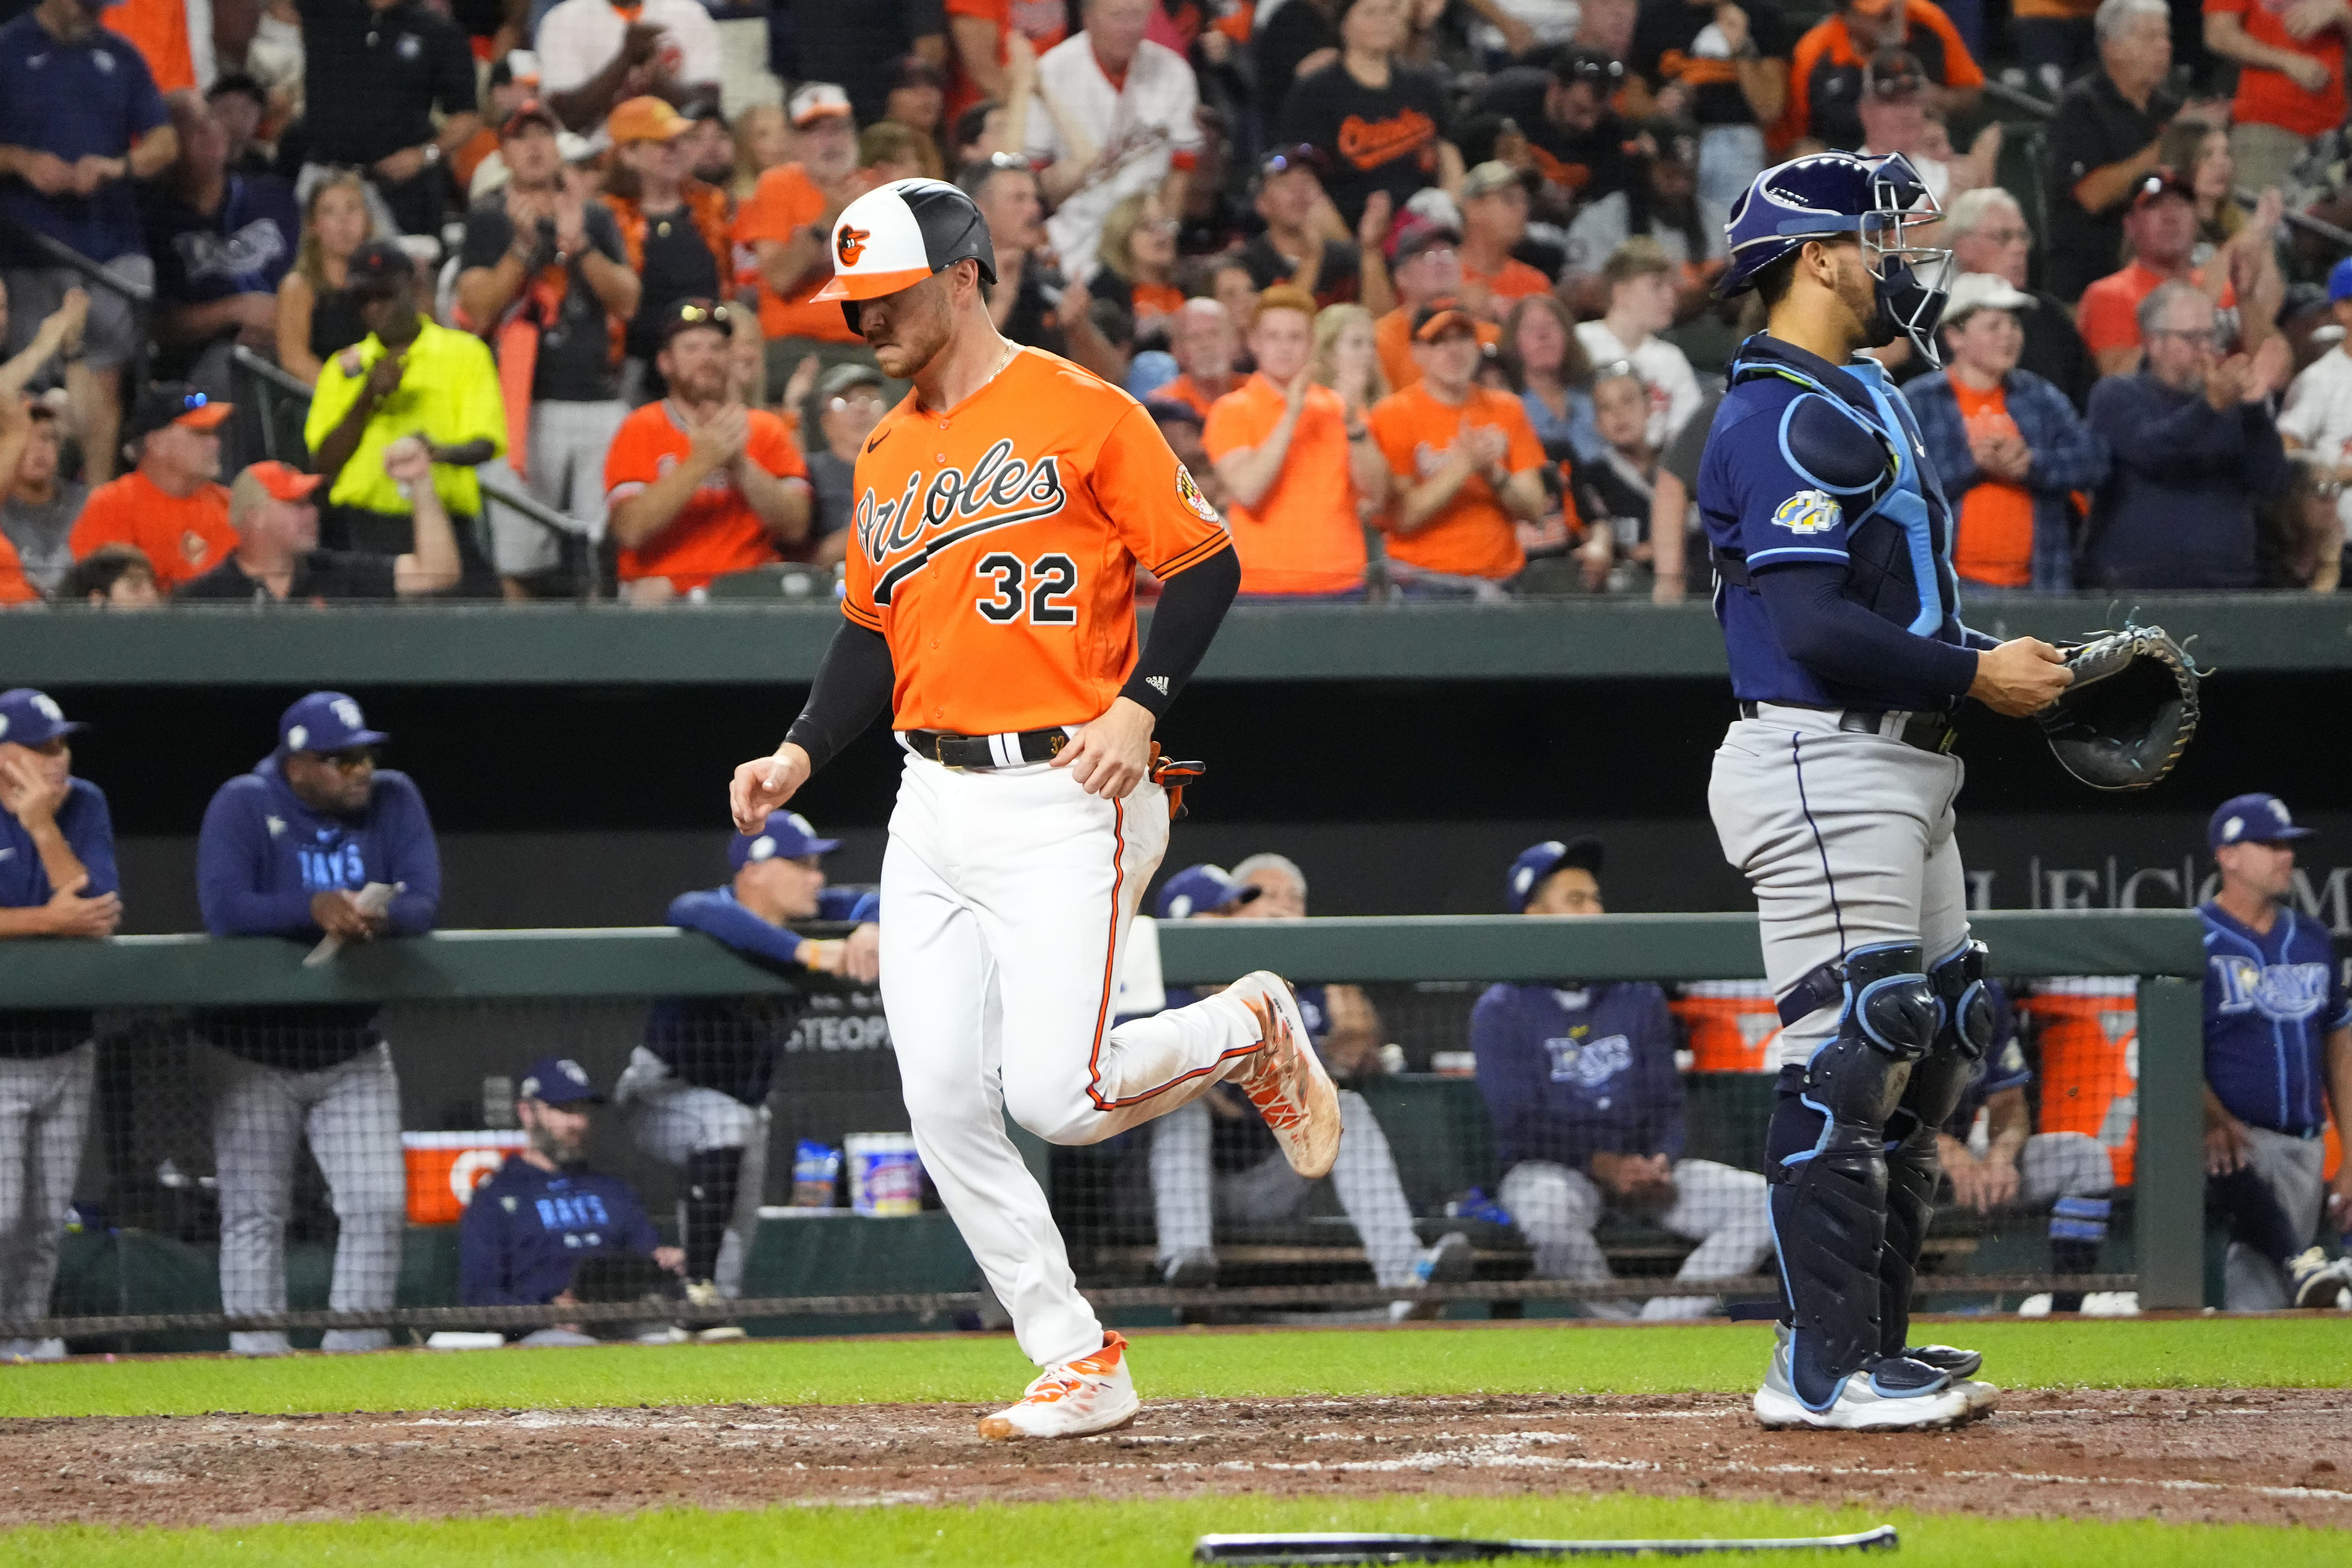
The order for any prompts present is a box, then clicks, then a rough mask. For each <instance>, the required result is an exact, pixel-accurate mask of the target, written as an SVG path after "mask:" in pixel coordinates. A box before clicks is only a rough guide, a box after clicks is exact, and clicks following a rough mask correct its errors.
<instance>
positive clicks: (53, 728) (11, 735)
mask: <svg viewBox="0 0 2352 1568" xmlns="http://www.w3.org/2000/svg"><path fill="white" fill-rule="evenodd" d="M88 728H89V725H87V724H77V723H74V722H73V721H70V720H68V718H67V717H66V710H64V709H62V708H60V707H58V700H57V699H56V698H54V697H52V696H50V695H49V694H48V693H47V692H46V691H36V690H34V689H32V688H31V687H29V686H19V687H16V688H15V689H11V690H7V691H0V741H14V742H16V744H18V745H20V746H46V745H47V744H48V743H49V742H51V741H54V740H56V739H57V738H58V736H60V735H70V734H72V733H73V732H74V731H76V730H86V729H88Z"/></svg>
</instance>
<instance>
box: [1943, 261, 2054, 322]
mask: <svg viewBox="0 0 2352 1568" xmlns="http://www.w3.org/2000/svg"><path fill="white" fill-rule="evenodd" d="M2041 302H2042V301H2040V300H2036V299H2035V298H2034V297H2033V296H2032V295H2031V294H2028V293H2026V292H2025V291H2024V290H2023V289H2017V288H2013V287H2011V284H2010V281H2009V279H2006V278H2003V277H2001V276H2000V274H1999V273H1997V272H1963V273H1961V274H1960V275H1959V277H1958V278H1957V279H1953V282H1952V291H1951V293H1950V295H1949V296H1948V297H1947V298H1946V300H1944V316H1943V324H1944V325H1946V326H1958V324H1959V322H1960V320H1961V318H1963V317H1965V316H1966V315H1967V314H1968V313H1969V311H1971V310H1984V309H1986V308H1988V307H1990V309H1992V310H2032V309H2034V308H2035V307H2036V306H2038V305H2039V304H2041Z"/></svg>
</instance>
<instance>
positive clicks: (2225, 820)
mask: <svg viewBox="0 0 2352 1568" xmlns="http://www.w3.org/2000/svg"><path fill="white" fill-rule="evenodd" d="M0 700H5V699H0ZM2308 837H2311V829H2310V828H2308V827H2297V826H2295V825H2294V817H2293V816H2290V815H2288V813H2287V809H2286V802H2284V801H2283V800H2281V799H2280V798H2279V797H2278V796H2276V795H2263V794H2260V793H2256V794H2254V795H2232V796H2231V798H2230V799H2228V800H2225V801H2223V802H2222V803H2221V809H2220V810H2218V811H2216V812H2214V814H2213V820H2212V821H2211V822H2210V823H2208V824H2207V825H2206V827H2205V847H2207V848H2209V849H2219V848H2221V847H2222V846H2223V845H2225V844H2277V843H2281V842H2283V841H2284V840H2286V839H2289V838H2308Z"/></svg>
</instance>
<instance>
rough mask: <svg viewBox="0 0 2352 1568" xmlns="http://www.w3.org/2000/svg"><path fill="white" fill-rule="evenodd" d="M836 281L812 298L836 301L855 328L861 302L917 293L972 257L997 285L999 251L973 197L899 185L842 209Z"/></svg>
mask: <svg viewBox="0 0 2352 1568" xmlns="http://www.w3.org/2000/svg"><path fill="white" fill-rule="evenodd" d="M832 253H833V277H832V279H830V280H829V281H827V282H826V284H825V285H824V288H822V289H818V290H817V291H816V292H815V293H814V295H812V296H810V298H812V299H814V300H840V301H841V311H842V314H843V315H845V316H847V317H848V318H849V330H850V331H853V332H854V331H856V330H857V302H858V301H859V300H878V299H880V298H881V297H882V296H883V295H885V294H895V293H897V292H898V290H899V289H911V288H913V287H914V286H915V285H916V284H918V283H920V282H921V281H922V280H923V279H926V278H929V277H930V276H931V275H932V274H933V273H935V272H942V271H945V270H946V269H947V268H949V267H950V266H952V265H954V264H955V263H956V262H958V261H961V260H962V259H963V258H965V257H967V256H968V257H970V258H972V259H973V260H974V261H977V262H979V263H980V275H981V276H982V278H984V279H987V280H988V281H989V282H990V283H994V282H995V281H996V246H995V243H994V242H993V241H992V240H991V239H990V238H989V236H988V220H987V219H986V218H983V217H982V216H980V208H979V206H978V205H975V204H974V203H973V201H972V199H971V197H970V196H968V195H964V194H963V192H961V191H960V190H958V189H956V187H955V186H953V185H950V184H947V183H946V182H945V181H942V180H893V181H892V182H890V184H887V185H880V186H877V187H876V188H875V189H873V190H870V191H868V192H866V194H865V195H862V196H860V197H858V198H857V199H856V201H854V202H852V203H850V204H849V205H847V206H845V207H844V208H842V209H841V216H840V217H838V218H836V219H835V221H834V225H833V245H832Z"/></svg>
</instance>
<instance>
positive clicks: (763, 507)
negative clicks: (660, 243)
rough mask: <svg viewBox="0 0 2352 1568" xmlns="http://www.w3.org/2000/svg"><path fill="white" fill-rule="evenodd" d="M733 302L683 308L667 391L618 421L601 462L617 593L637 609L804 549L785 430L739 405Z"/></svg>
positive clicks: (677, 316)
mask: <svg viewBox="0 0 2352 1568" xmlns="http://www.w3.org/2000/svg"><path fill="white" fill-rule="evenodd" d="M741 309H742V307H741V306H740V305H721V304H717V303H714V302H713V301H711V300H679V301H678V302H677V304H676V305H675V306H673V307H672V308H671V310H670V314H669V319H668V321H666V322H665V323H664V324H663V328H662V346H661V352H660V354H659V356H658V363H659V364H660V367H661V373H662V376H663V379H664V380H666V381H667V382H668V384H669V395H668V396H667V397H666V398H664V399H663V400H662V401H660V402H658V403H648V404H646V405H645V406H644V407H643V408H640V409H638V410H637V411H636V412H635V413H634V414H632V415H630V416H629V417H628V418H627V419H626V420H625V421H623V423H622V425H621V433H620V434H619V435H618V436H616V437H614V438H613V449H612V451H611V452H610V453H609V454H607V455H606V457H605V459H604V489H605V498H604V499H605V501H606V504H607V505H608V506H610V507H611V509H612V511H611V521H610V523H609V525H608V526H609V527H610V529H611V531H612V535H613V540H614V543H616V544H618V545H619V546H620V547H621V549H620V563H619V570H620V579H621V591H622V593H623V595H625V597H627V598H628V599H629V600H630V602H632V603H634V604H641V605H644V604H658V603H660V602H661V601H663V600H665V599H669V598H675V597H677V596H679V595H692V594H697V593H698V592H699V591H700V590H701V589H703V588H706V587H708V586H709V583H710V580H711V579H712V578H713V577H718V576H722V575H724V574H728V573H730V572H748V571H751V570H752V569H753V568H755V567H759V566H764V565H766V564H768V563H771V562H773V561H776V560H778V559H780V556H779V552H778V547H779V546H780V545H781V546H782V548H783V549H784V550H785V551H788V552H792V554H793V558H794V559H804V558H805V557H806V556H807V554H808V552H809V546H810V538H809V511H810V490H809V483H808V468H807V465H806V464H805V463H803V461H802V460H801V452H800V448H799V447H797V446H795V445H794V444H793V437H792V434H791V432H790V431H789V430H787V429H786V428H785V426H784V422H783V421H782V419H779V418H777V417H776V416H774V415H772V414H771V413H769V412H768V411H767V410H765V409H763V408H750V409H747V408H745V407H744V406H743V405H742V404H741V403H740V402H738V401H737V400H736V397H735V395H734V384H733V375H734V371H733V366H732V364H731V363H730V360H731V342H730V337H731V334H732V333H733V331H734V330H735V321H734V318H735V315H736V313H737V312H738V311H740V310H741Z"/></svg>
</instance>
